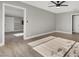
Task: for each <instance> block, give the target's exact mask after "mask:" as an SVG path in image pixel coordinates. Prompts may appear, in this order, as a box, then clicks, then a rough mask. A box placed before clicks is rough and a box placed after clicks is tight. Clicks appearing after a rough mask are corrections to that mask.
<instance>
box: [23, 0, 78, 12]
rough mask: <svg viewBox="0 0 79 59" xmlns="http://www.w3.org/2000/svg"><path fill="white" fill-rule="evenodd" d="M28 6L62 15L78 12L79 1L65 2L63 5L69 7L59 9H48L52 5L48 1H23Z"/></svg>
mask: <svg viewBox="0 0 79 59" xmlns="http://www.w3.org/2000/svg"><path fill="white" fill-rule="evenodd" d="M24 3H27V4H29V5H32V6H35V7H38V8H41V9H44V10H47V11H50V12H53V13H64V12H70V11H78V10H79V1H66V2H65V3H64V4H67V5H69V6H65V7H64V6H63V7H60V8H56V7H48V6H49V5H53V4H52V3H51V2H50V1H24Z"/></svg>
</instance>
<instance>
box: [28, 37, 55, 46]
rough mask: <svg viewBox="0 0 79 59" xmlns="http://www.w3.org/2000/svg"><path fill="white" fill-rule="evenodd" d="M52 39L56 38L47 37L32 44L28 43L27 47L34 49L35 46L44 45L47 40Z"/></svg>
mask: <svg viewBox="0 0 79 59" xmlns="http://www.w3.org/2000/svg"><path fill="white" fill-rule="evenodd" d="M54 38H56V37H54V36H48V37H45V38H42V39H39V40H36V41H34V42H30V43H28V45H30V46H31V47H35V46H38V45H40V44H43V43H45V42H47V41H49V40H52V39H54Z"/></svg>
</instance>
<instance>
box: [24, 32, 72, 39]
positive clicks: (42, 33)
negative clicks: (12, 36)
mask: <svg viewBox="0 0 79 59" xmlns="http://www.w3.org/2000/svg"><path fill="white" fill-rule="evenodd" d="M55 32H59V33H66V34H72V33H70V32H64V31H52V32H47V33H42V34H38V35H34V36H30V37H25V39H24V40H27V39H31V38H35V37H39V36H42V35H47V34H51V33H55Z"/></svg>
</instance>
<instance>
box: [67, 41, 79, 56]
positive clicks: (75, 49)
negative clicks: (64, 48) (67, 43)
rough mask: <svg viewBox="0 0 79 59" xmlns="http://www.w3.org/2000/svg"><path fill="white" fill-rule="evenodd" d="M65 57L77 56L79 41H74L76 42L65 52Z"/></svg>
mask: <svg viewBox="0 0 79 59" xmlns="http://www.w3.org/2000/svg"><path fill="white" fill-rule="evenodd" d="M67 57H79V42H76V44H75V45H74V46H73V48H72V49H71V50H70V51H69V53H68V54H67Z"/></svg>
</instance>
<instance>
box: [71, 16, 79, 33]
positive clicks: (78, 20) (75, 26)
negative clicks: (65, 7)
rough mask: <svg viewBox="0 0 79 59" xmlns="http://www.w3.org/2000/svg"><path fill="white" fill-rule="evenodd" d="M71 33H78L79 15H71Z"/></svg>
mask: <svg viewBox="0 0 79 59" xmlns="http://www.w3.org/2000/svg"><path fill="white" fill-rule="evenodd" d="M72 34H79V15H73V16H72Z"/></svg>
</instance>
